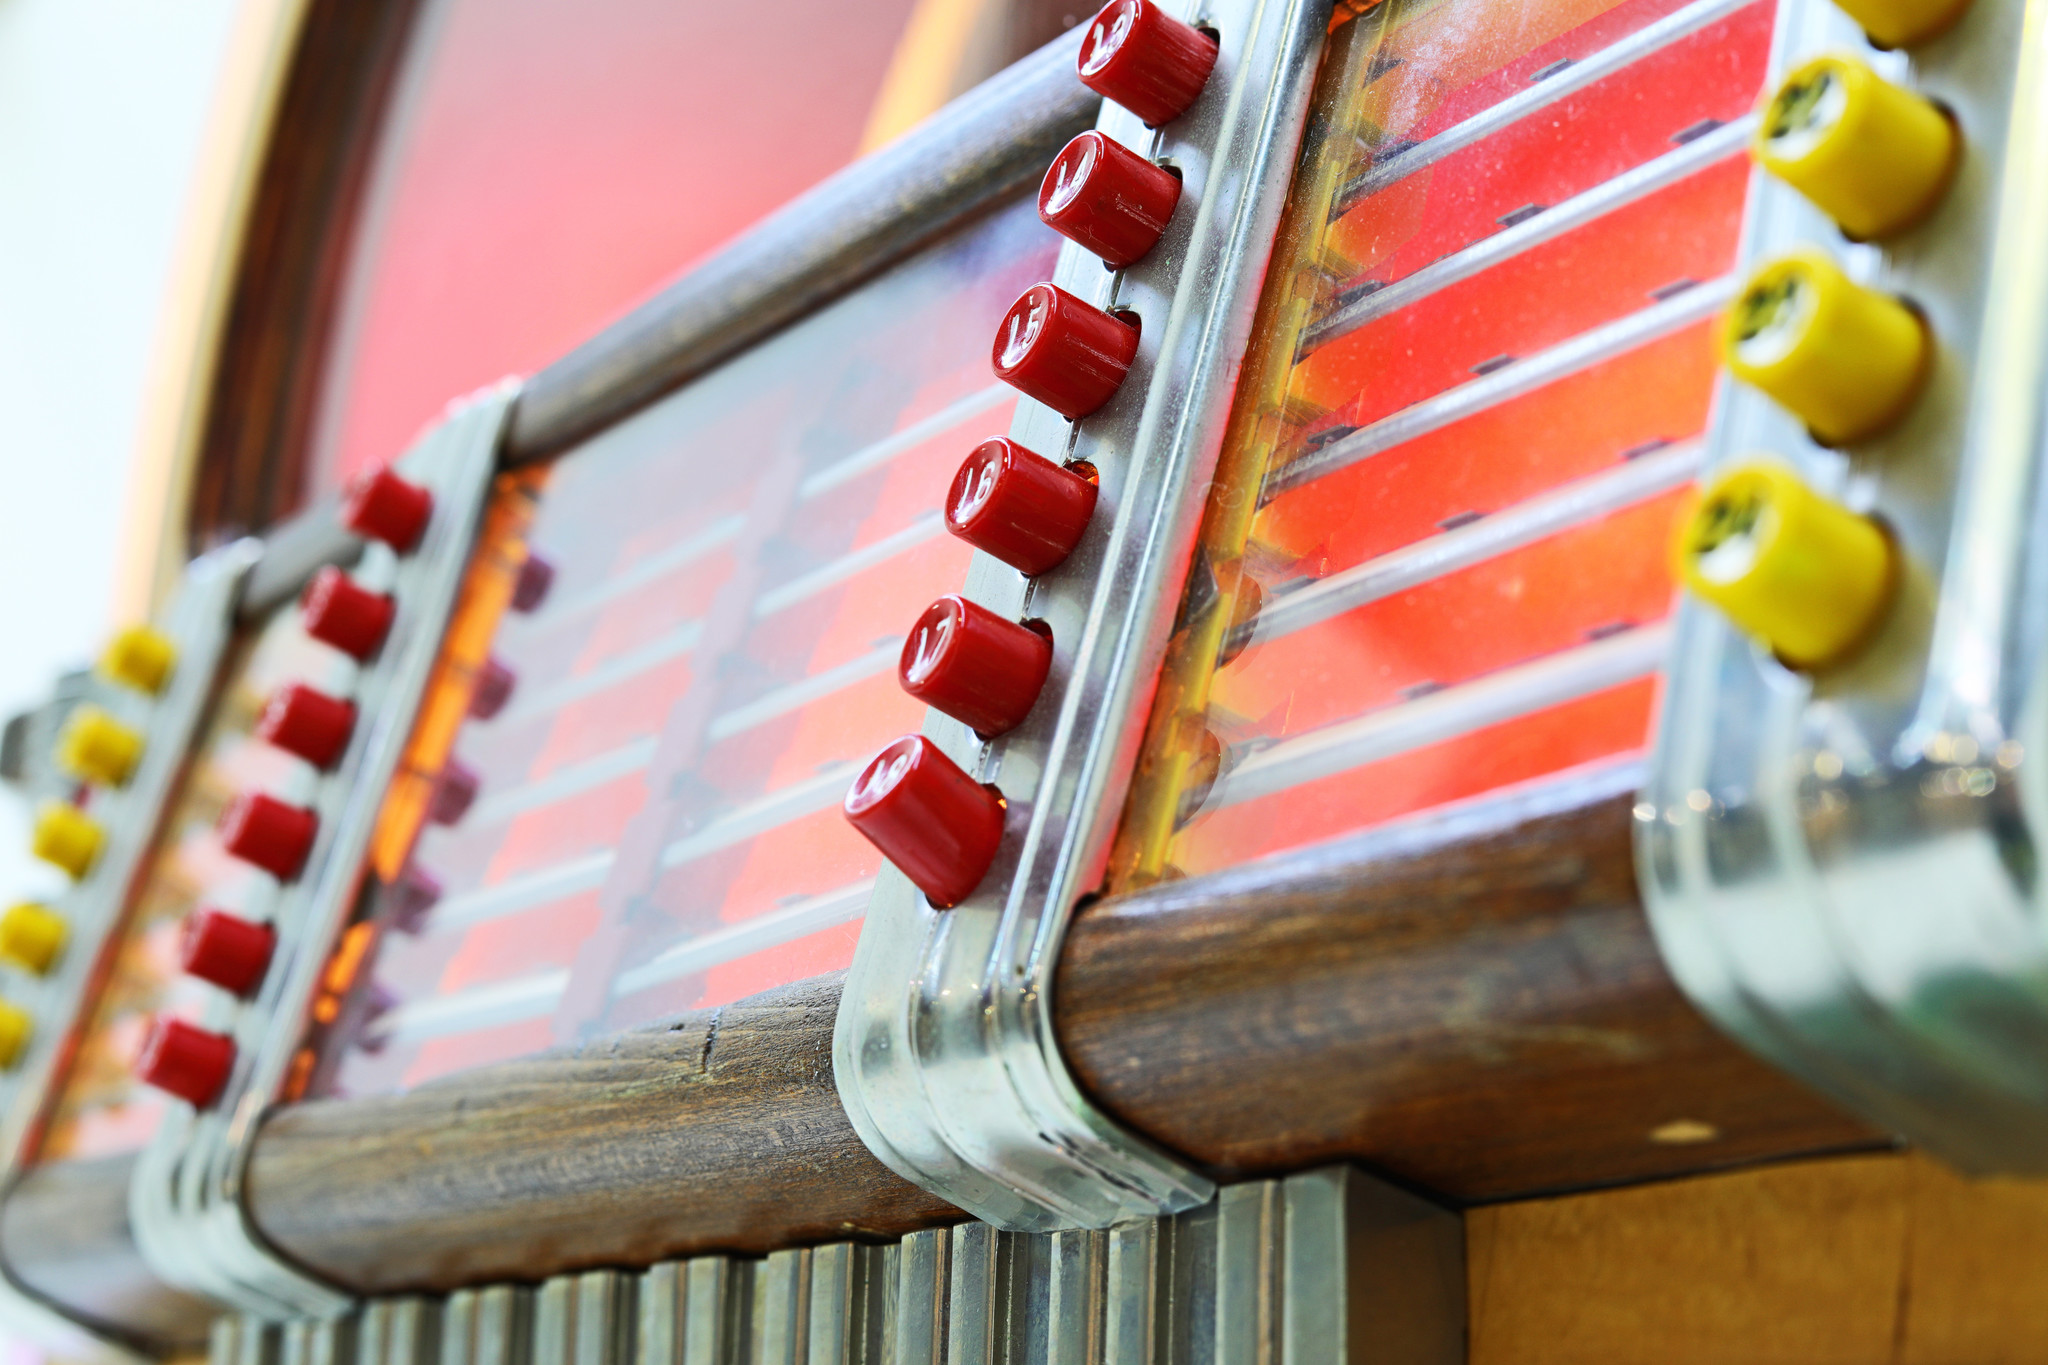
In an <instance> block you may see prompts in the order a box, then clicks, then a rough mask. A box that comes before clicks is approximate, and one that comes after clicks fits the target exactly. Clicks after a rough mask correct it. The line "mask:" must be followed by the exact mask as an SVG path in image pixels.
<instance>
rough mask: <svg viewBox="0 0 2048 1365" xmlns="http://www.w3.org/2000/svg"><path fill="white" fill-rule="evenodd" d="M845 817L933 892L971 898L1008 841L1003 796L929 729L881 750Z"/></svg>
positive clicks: (941, 897)
mask: <svg viewBox="0 0 2048 1365" xmlns="http://www.w3.org/2000/svg"><path fill="white" fill-rule="evenodd" d="M844 809H845V811H846V818H847V819H848V820H851V821H852V822H853V827H854V828H855V829H857V830H859V831H860V832H861V833H862V834H864V835H866V836H867V839H868V842H869V843H872V844H873V845H874V846H875V847H876V848H879V849H880V850H882V856H884V857H886V858H887V859H888V860H889V861H890V862H892V863H894V864H896V866H897V867H899V868H901V869H902V870H903V875H904V876H906V877H908V878H910V880H911V881H913V882H915V883H916V884H917V887H918V889H919V890H920V891H922V892H924V893H925V895H926V896H928V897H930V898H931V901H932V904H934V905H937V906H940V907H942V908H943V907H945V906H948V905H958V904H959V903H960V902H961V901H963V900H965V899H967V896H968V893H970V892H972V891H973V890H974V888H975V886H976V884H978V883H979V882H980V881H981V879H982V876H983V874H985V873H986V872H987V871H988V865H989V864H990V863H991V862H993V861H995V856H996V846H997V845H999V844H1000V843H1002V841H1003V798H1002V797H1000V796H998V795H997V794H996V793H995V792H994V791H992V790H990V789H989V788H987V787H984V786H983V785H981V783H979V782H976V781H975V780H974V779H973V778H971V777H969V776H968V775H967V774H966V773H964V772H962V771H961V770H960V765H959V764H957V763H955V762H954V761H953V760H952V759H950V758H947V757H946V756H945V755H944V754H942V753H940V752H939V751H938V749H937V747H936V746H934V745H933V744H932V742H931V741H930V740H928V739H926V738H925V737H924V736H923V735H905V736H904V737H903V738H902V739H899V740H897V741H896V742H895V743H894V744H891V745H890V746H889V747H888V748H886V749H884V750H882V752H881V753H879V754H876V755H875V757H874V759H873V761H872V762H870V763H869V764H868V766H867V767H866V768H864V769H862V770H861V774H860V776H859V777H857V778H855V779H854V781H853V787H852V788H851V789H850V790H849V791H848V792H847V793H846V804H845V807H844Z"/></svg>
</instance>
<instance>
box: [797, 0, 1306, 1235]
mask: <svg viewBox="0 0 2048 1365" xmlns="http://www.w3.org/2000/svg"><path fill="white" fill-rule="evenodd" d="M1186 12H1189V13H1192V14H1195V15H1196V16H1197V17H1199V19H1200V20H1201V21H1202V22H1205V23H1207V24H1210V25H1212V26H1213V27H1214V28H1215V29H1216V30H1218V31H1219V32H1220V34H1221V43H1222V50H1221V55H1220V57H1219V59H1218V62H1217V66H1216V70H1215V74H1213V75H1212V76H1211V77H1210V80H1209V85H1208V89H1207V91H1206V92H1205V94H1204V95H1203V97H1202V98H1201V99H1200V100H1198V101H1197V102H1196V104H1195V106H1194V107H1193V108H1192V109H1191V110H1189V112H1188V113H1186V114H1184V115H1182V116H1181V117H1180V118H1178V119H1176V120H1175V121H1174V122H1173V123H1171V124H1169V125H1167V127H1166V128H1165V129H1163V130H1161V131H1160V132H1159V133H1157V134H1154V133H1151V132H1149V131H1148V130H1146V129H1145V128H1144V127H1143V126H1142V125H1141V124H1140V123H1139V122H1138V121H1137V119H1136V118H1135V117H1134V116H1132V115H1130V114H1128V113H1126V112H1124V111H1122V110H1119V109H1115V108H1112V107H1105V109H1104V112H1103V116H1102V119H1101V121H1100V123H1099V124H1098V127H1100V128H1101V129H1102V130H1103V131H1104V132H1106V133H1108V134H1109V135H1110V136H1112V137H1115V138H1116V139H1117V140H1119V141H1120V142H1122V143H1124V144H1125V145H1126V146H1130V147H1134V148H1140V149H1145V150H1147V151H1149V152H1150V154H1152V155H1154V156H1158V157H1165V158H1170V159H1171V160H1172V161H1173V163H1174V164H1175V165H1177V166H1178V167H1179V168H1180V170H1181V172H1182V176H1183V184H1184V190H1183V195H1182V200H1181V208H1180V209H1179V211H1177V212H1176V214H1175V216H1174V220H1173V222H1172V223H1171V224H1169V226H1168V228H1167V233H1166V236H1165V237H1163V238H1162V239H1161V241H1160V243H1159V245H1158V246H1157V247H1155V248H1154V249H1153V251H1152V252H1151V254H1150V255H1149V256H1147V257H1146V259H1145V260H1143V261H1141V262H1139V263H1138V265H1137V266H1135V267H1133V268H1132V269H1130V270H1129V271H1126V272H1123V273H1120V274H1119V273H1112V272H1109V271H1106V270H1104V269H1103V268H1102V265H1101V263H1100V262H1099V261H1098V260H1096V259H1095V258H1094V257H1093V256H1091V255H1089V254H1088V253H1087V252H1085V251H1083V250H1081V249H1080V248H1078V247H1076V246H1072V245H1069V246H1067V247H1065V248H1064V249H1063V250H1062V251H1061V254H1060V261H1059V266H1058V269H1057V271H1056V273H1055V276H1054V280H1055V282H1056V283H1058V284H1060V285H1061V286H1062V287H1064V288H1067V289H1070V290H1072V291H1073V292H1075V293H1077V294H1079V295H1080V296H1081V297H1083V298H1086V299H1089V300H1091V301H1093V302H1096V303H1098V304H1101V305H1104V306H1108V305H1111V304H1112V303H1113V304H1115V305H1117V306H1122V307H1128V308H1131V309H1133V310H1135V311H1136V312H1137V314H1138V315H1139V316H1140V318H1142V319H1143V321H1144V326H1143V330H1142V333H1141V336H1142V340H1141V342H1140V350H1139V358H1138V361H1137V363H1136V364H1135V365H1134V366H1133V368H1132V371H1131V375H1130V378H1129V380H1128V381H1127V382H1126V383H1125V385H1124V387H1123V389H1122V391H1121V392H1120V394H1119V395H1118V396H1117V397H1116V398H1114V399H1112V400H1111V401H1110V403H1109V404H1108V406H1106V407H1105V408H1104V409H1103V410H1102V411H1101V412H1099V413H1097V414H1095V415H1093V416H1092V417H1090V418H1088V419H1087V420H1085V421H1083V422H1080V423H1078V424H1069V423H1068V422H1066V421H1065V420H1064V419H1063V418H1061V417H1059V416H1058V415H1057V414H1055V413H1052V412H1051V411H1050V410H1049V409H1046V408H1044V407H1042V406H1041V405H1039V404H1037V403H1034V402H1031V401H1029V400H1020V401H1019V404H1018V410H1017V418H1016V420H1015V422H1014V423H1013V425H1012V427H1011V431H1010V434H1011V436H1012V437H1013V438H1015V439H1017V440H1018V441H1019V442H1020V443H1021V444H1023V445H1025V446H1027V447H1028V448H1031V449H1033V450H1036V451H1039V452H1040V453H1042V454H1045V455H1047V456H1049V457H1055V458H1056V457H1059V456H1061V455H1065V456H1067V457H1068V458H1077V459H1087V460H1089V461H1090V462H1092V463H1093V464H1094V465H1095V466H1096V468H1097V469H1098V471H1099V472H1100V475H1101V485H1100V487H1101V495H1100V499H1099V502H1098V512H1097V517H1098V526H1099V527H1100V529H1099V530H1098V531H1097V532H1096V533H1095V534H1093V535H1091V536H1090V537H1089V538H1088V540H1087V542H1085V543H1084V545H1083V547H1082V548H1081V549H1080V550H1078V551H1077V552H1076V553H1075V554H1074V555H1073V556H1072V557H1071V558H1070V559H1069V560H1068V561H1067V563H1066V564H1064V565H1062V566H1061V567H1060V568H1058V569H1056V570H1054V571H1053V572H1052V573H1050V574H1047V575H1045V576H1043V577H1040V578H1038V579H1035V580H1026V579H1024V578H1023V577H1021V576H1020V575H1019V574H1017V573H1016V572H1015V571H1014V570H1011V569H1009V568H1007V567H1005V566H1003V565H1001V564H999V563H997V562H996V561H994V560H993V559H990V558H989V557H988V556H986V555H977V556H976V557H975V560H974V564H973V567H972V568H971V569H970V571H969V574H968V586H967V595H968V596H970V597H973V598H974V599H975V600H977V601H979V602H981V603H982V604H983V605H986V606H988V607H990V608H991V609H993V610H995V611H998V612H1000V613H1002V614H1004V615H1008V616H1010V617H1012V618H1013V619H1015V618H1021V617H1024V616H1034V617H1038V618H1040V619H1042V620H1044V621H1046V622H1047V623H1048V624H1049V625H1050V626H1051V628H1052V631H1053V638H1054V640H1055V642H1056V644H1055V653H1054V661H1053V675H1052V678H1051V680H1050V681H1049V682H1048V683H1047V686H1046V691H1045V694H1044V696H1043V698H1042V699H1041V701H1040V702H1039V705H1038V707H1037V709H1036V710H1035V711H1034V712H1033V714H1032V716H1031V717H1030V718H1028V719H1027V720H1026V721H1025V723H1024V724H1023V725H1022V726H1020V727H1019V728H1018V729H1017V730H1015V731H1013V732H1011V734H1009V735H1007V736H1005V737H1003V738H1002V739H1001V740H999V741H997V742H996V743H995V744H993V745H990V746H987V747H986V748H984V746H983V745H982V744H981V743H980V742H979V740H978V739H977V738H976V737H975V736H973V735H972V734H970V733H969V732H968V731H967V730H966V729H965V727H963V726H961V725H959V724H957V723H956V722H953V721H950V720H947V719H945V718H944V717H941V716H938V715H937V714H936V713H933V714H932V715H930V716H928V718H927V720H926V723H925V733H926V734H928V735H930V736H932V737H933V738H934V740H935V741H936V742H937V743H939V744H940V746H941V747H942V748H943V749H944V750H945V751H946V752H947V753H948V754H950V755H951V756H952V757H954V758H955V759H956V760H958V761H960V762H962V763H963V765H964V766H966V767H967V768H968V769H969V771H979V772H980V773H981V774H982V776H983V777H984V779H986V780H992V781H993V780H1000V783H1001V785H1002V788H1003V790H1004V791H1005V793H1006V794H1007V796H1008V798H1009V802H1010V829H1009V833H1008V835H1007V836H1006V838H1005V842H1004V847H1003V850H1002V852H1001V853H1000V854H999V855H998V857H997V860H996V863H995V865H994V866H993V867H992V868H991V869H990V871H989V873H988V875H987V877H986V878H985V879H984V881H983V883H982V888H983V889H982V890H980V891H979V892H978V893H977V894H976V895H974V896H972V897H970V898H969V899H968V900H967V901H966V902H965V903H963V904H962V905H960V906H957V907H955V908H953V909H951V910H948V911H944V912H936V911H934V910H932V909H931V908H930V907H929V906H928V905H926V904H925V902H924V900H923V898H922V897H920V896H919V895H917V894H916V892H915V891H914V890H913V889H912V888H911V886H910V884H909V883H908V882H907V881H905V880H904V879H903V878H902V877H901V875H900V874H898V873H896V872H895V871H894V870H893V869H888V868H885V869H884V871H883V873H882V874H881V876H880V877H879V878H878V880H877V885H876V891H875V896H874V900H873V902H872V903H871V904H870V906H869V909H868V918H867V922H866V925H865V926H864V928H863V930H862V934H861V941H860V946H859V949H858V951H857V953H856V955H855V958H854V964H853V969H852V971H851V973H850V975H849V977H848V981H847V986H846V991H845V994H844V996H843V997H842V1001H841V1005H840V1012H839V1019H838V1030H837V1035H836V1038H835V1046H834V1070H835V1073H836V1077H837V1080H838V1085H839V1093H840V1098H841V1100H842V1102H843V1103H844V1104H845V1107H846V1110H847V1112H848V1114H849V1116H850V1117H851V1119H852V1122H853V1124H854V1127H855V1129H856V1131H858V1132H859V1133H860V1135H861V1137H862V1139H863V1140H864V1141H865V1142H866V1143H867V1144H868V1146H869V1147H870V1148H871V1149H872V1150H873V1151H874V1152H875V1153H876V1155H877V1156H879V1157H880V1158H881V1159H882V1160H883V1161H884V1162H886V1163H887V1164H888V1165H889V1166H890V1167H891V1168H892V1169H893V1170H895V1171H896V1172H898V1173H899V1174H901V1175H903V1176H905V1177H906V1178H908V1179H910V1180H913V1181H916V1182H917V1183H918V1184H920V1185H922V1186H924V1187H925V1188H927V1189H930V1190H934V1191H937V1192H939V1193H941V1194H943V1195H944V1196H945V1197H946V1198H947V1199H949V1200H951V1201H953V1202H954V1203H955V1204H957V1205H959V1206H960V1207H962V1208H965V1209H967V1210H968V1211H970V1212H972V1213H974V1214H976V1215H977V1216H979V1217H981V1218H983V1219H985V1220H987V1221H988V1222H990V1223H991V1224H994V1225H996V1226H999V1227H1005V1228H1017V1229H1030V1230H1034V1231H1038V1230H1049V1229H1052V1228H1057V1227H1073V1226H1082V1227H1106V1226H1108V1225H1109V1224H1111V1223H1113V1222H1116V1221H1117V1220H1119V1219H1122V1218H1128V1217H1131V1216H1134V1215H1148V1216H1149V1215H1152V1214H1157V1213H1161V1212H1172V1211H1174V1210H1178V1209H1184V1208H1190V1207H1193V1206H1195V1205H1197V1204H1200V1203H1202V1202H1203V1201H1204V1200H1206V1199H1207V1198H1208V1197H1209V1194H1210V1191H1211V1189H1212V1187H1211V1185H1210V1183H1209V1182H1208V1181H1207V1180H1206V1179H1205V1178H1203V1177H1202V1176H1200V1175H1199V1174H1197V1173H1195V1172H1194V1171H1192V1170H1191V1169H1189V1168H1188V1167H1187V1166H1185V1165H1184V1164H1183V1163H1181V1162H1180V1161H1178V1160H1177V1159H1175V1158H1173V1157H1171V1156H1169V1155H1167V1154H1166V1153H1164V1152H1161V1151H1159V1150H1158V1149H1156V1148H1154V1147H1152V1146H1151V1145H1150V1144H1148V1143H1146V1142H1144V1141H1143V1140H1141V1139H1139V1138H1137V1137H1135V1136H1133V1135H1131V1134H1129V1133H1126V1132H1125V1131H1123V1130H1122V1128H1121V1127H1120V1126H1119V1125H1117V1124H1115V1123H1113V1122H1111V1121H1110V1120H1109V1119H1107V1118H1106V1117H1105V1116H1103V1115H1102V1114H1100V1113H1099V1112H1098V1111H1096V1109H1095V1108H1094V1106H1093V1105H1092V1104H1090V1103H1089V1101H1088V1100H1087V1099H1086V1098H1085V1097H1084V1096H1083V1095H1082V1093H1081V1091H1080V1088H1079V1087H1078V1086H1077V1085H1076V1084H1075V1083H1074V1081H1073V1079H1072V1077H1071V1076H1070V1075H1069V1073H1068V1072H1067V1069H1066V1064H1065V1062H1064V1061H1063V1060H1062V1058H1061V1057H1060V1054H1059V1049H1058V1045H1057V1043H1056V1042H1055V1040H1054V1037H1053V1031H1052V1020H1051V999H1050V996H1051V985H1052V970H1053V965H1054V963H1055V962H1056V961H1057V958H1058V953H1059V945H1060V940H1061V938H1062V936H1063V935H1064V932H1065V929H1066V925H1067V922H1068V919H1069V918H1070V917H1071V915H1072V914H1073V911H1074V908H1075V906H1076V904H1077V903H1078V902H1079V900H1080V899H1081V897H1082V896H1083V895H1085V894H1086V893H1087V892H1089V891H1091V890H1093V889H1094V888H1095V887H1096V885H1098V884H1099V882H1100V880H1101V876H1102V868H1103V864H1104V860H1105V858H1106V856H1107V850H1108V845H1109V840H1110V837H1111V835H1112V834H1113V832H1114V828H1115V823H1116V819H1117V816H1118V813H1119V809H1120V807H1121V804H1122V798H1123V794H1124V789H1125V786H1126V784H1127V782H1128V779H1129V769H1130V763H1131V759H1132V755H1133V751H1134V750H1135V748H1136V746H1137V743H1138V741H1139V738H1140V734H1141V732H1142V730H1143V728H1144V718H1145V709H1146V705H1147V703H1148V702H1149V690H1150V687H1151V684H1152V681H1153V678H1154V676H1155V675H1156V671H1157V667H1158V664H1159V660H1160V656H1161V653H1162V651H1163V649H1164V645H1165V641H1166V635H1167V630H1168V627H1169V625H1170V623H1171V618H1172V615H1173V604H1174V602H1175V601H1176V599H1177V597H1178V594H1179V591H1180V588H1181V584H1182V582H1183V580H1184V579H1185V576H1186V571H1187V564H1188V560H1189V556H1190V553H1191V550H1192V545H1193V540H1194V536H1195V532H1196V529H1197V526H1198V524H1199V521H1200V517H1201V514H1202V508H1203V503H1204V494H1205V492H1206V488H1207V484H1208V480H1209V475H1210V472H1211V471H1212V470H1213V468H1214V466H1215V460H1216V457H1217V454H1218V450H1219V447H1220V444H1221V441H1222V435H1223V427H1224V423H1225V421H1226V420H1227V418H1228V414H1229V408H1230V404H1231V401H1232V398H1233V396H1234V393H1233V391H1234V388H1235V379H1236V367H1237V363H1238V361H1239V359H1240V358H1241V356H1242V354H1243V351H1244V346H1245V343H1246V339H1247V336H1248V334H1249V330H1250V326H1251V317H1252V311H1253V308H1254V307H1255V305H1256V303H1257V297H1258V293H1259V288H1260V285H1261V283H1262V281H1263V277H1264V273H1265V268H1266V261H1267V258H1268V256H1269V254H1270V252H1271V250H1272V243H1273V235H1274V232H1275V230H1276V227H1277V224H1278V221H1279V217H1280V212H1281V208H1282V205H1283V203H1284V201H1285V199H1286V195H1287V192H1288V188H1289V185H1290V183H1291V177H1292V174H1293V170H1294V161H1295V155H1296V150H1297V148H1298V147H1299V145H1300V140H1301V135H1302V131H1303V128H1304V125H1305V119H1306V115H1307V106H1308V97H1309V92H1310V88H1311V86H1312V83H1313V81H1314V77H1315V73H1316V67H1317V62H1318V58H1319V57H1320V55H1321V52H1322V49H1323V39H1324V34H1325V31H1326V27H1327V23H1328V15H1329V11H1328V7H1327V6H1326V5H1323V4H1318V3H1312V2H1311V0H1214V2H1213V3H1210V4H1208V5H1206V6H1203V7H1202V8H1200V9H1199V10H1190V11H1186ZM941 1096H943V1098H941Z"/></svg>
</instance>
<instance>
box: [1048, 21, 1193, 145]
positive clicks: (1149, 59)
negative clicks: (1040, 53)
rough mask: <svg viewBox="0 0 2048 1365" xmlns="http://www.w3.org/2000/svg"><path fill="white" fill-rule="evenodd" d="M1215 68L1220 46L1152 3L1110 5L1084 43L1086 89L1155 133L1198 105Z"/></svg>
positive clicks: (1082, 65)
mask: <svg viewBox="0 0 2048 1365" xmlns="http://www.w3.org/2000/svg"><path fill="white" fill-rule="evenodd" d="M1215 66H1216V40H1215V39H1214V38H1211V37H1210V36H1209V35H1208V34H1206V33H1204V32H1202V31H1201V30H1200V29H1198V28H1195V27H1193V26H1191V25H1188V24H1184V23H1182V22H1181V21H1180V20H1178V19H1176V18H1174V17H1173V16H1172V15H1169V14H1167V13H1165V12H1164V11H1162V10H1161V9H1160V8H1159V6H1157V5H1155V4H1153V3H1152V0H1110V3H1109V4H1107V5H1104V6H1103V7H1102V9H1101V10H1100V11H1098V12H1097V13H1096V15H1095V18H1094V19H1093V20H1092V21H1091V22H1090V23H1089V25H1088V32H1087V34H1086V36H1084V37H1083V38H1082V39H1081V60H1080V71H1081V84H1083V85H1085V86H1087V87H1088V88H1089V89H1090V90H1093V91H1094V92H1095V93H1096V94H1098V95H1100V96H1102V97H1103V98H1104V99H1107V100H1115V101H1116V102H1117V103H1118V104H1121V105H1122V106H1123V107H1124V108H1126V109H1128V110H1130V111H1131V112H1132V113H1134V114H1136V115H1137V116H1138V117H1139V118H1141V119H1143V120H1145V122H1147V123H1149V124H1151V125H1152V126H1153V127H1155V128H1156V127H1158V126H1159V125H1160V124H1162V123H1166V122H1169V121H1170V120H1173V119H1176V118H1178V117H1180V115H1181V113H1182V112H1183V111H1185V110H1186V109H1187V107H1188V106H1189V105H1190V104H1193V103H1194V102H1195V96H1197V95H1199V94H1201V93H1202V87H1203V86H1204V85H1206V84H1208V81H1209V72H1210V71H1212V70H1213V69H1214V68H1215Z"/></svg>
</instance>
